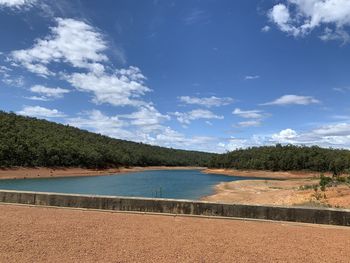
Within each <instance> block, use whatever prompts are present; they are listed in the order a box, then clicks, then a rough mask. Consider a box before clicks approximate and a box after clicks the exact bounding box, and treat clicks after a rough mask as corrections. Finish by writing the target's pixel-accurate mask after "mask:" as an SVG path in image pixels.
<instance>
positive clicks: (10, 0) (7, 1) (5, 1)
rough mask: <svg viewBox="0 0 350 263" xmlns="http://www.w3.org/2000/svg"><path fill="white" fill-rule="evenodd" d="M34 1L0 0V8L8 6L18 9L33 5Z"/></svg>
mask: <svg viewBox="0 0 350 263" xmlns="http://www.w3.org/2000/svg"><path fill="white" fill-rule="evenodd" d="M36 1H37V0H0V8H1V7H9V8H16V9H20V8H23V7H30V6H32V5H34V4H35V2H36Z"/></svg>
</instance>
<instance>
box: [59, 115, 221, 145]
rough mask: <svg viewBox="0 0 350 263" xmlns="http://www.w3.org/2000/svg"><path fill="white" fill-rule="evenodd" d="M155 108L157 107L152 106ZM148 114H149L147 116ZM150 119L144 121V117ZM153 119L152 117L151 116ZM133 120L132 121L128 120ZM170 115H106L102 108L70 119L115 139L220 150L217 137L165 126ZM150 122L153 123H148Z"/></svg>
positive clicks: (78, 124)
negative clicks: (185, 132) (194, 134)
mask: <svg viewBox="0 0 350 263" xmlns="http://www.w3.org/2000/svg"><path fill="white" fill-rule="evenodd" d="M149 110H150V111H155V109H149ZM146 115H147V116H146ZM145 116H146V117H148V121H145V122H143V118H145ZM152 118H153V119H152ZM129 119H132V120H133V121H131V122H130V121H129ZM165 119H167V117H164V116H159V114H158V118H156V119H154V117H151V116H149V115H148V114H145V113H139V112H136V113H131V114H128V115H116V116H107V115H105V114H103V113H102V112H101V111H98V110H93V111H89V112H85V113H83V115H82V116H79V117H77V118H67V119H66V122H67V124H69V125H72V126H75V127H78V128H82V129H87V130H90V131H94V132H97V133H100V134H104V135H107V136H110V137H113V138H118V139H124V140H131V141H136V142H143V143H148V144H152V145H159V146H164V147H173V148H180V149H192V150H203V151H211V152H215V151H217V150H218V149H217V147H216V143H217V139H216V138H214V137H208V136H192V137H188V136H186V135H184V134H182V133H179V132H177V131H175V130H173V129H172V128H170V127H168V126H165V125H162V124H161V123H162V122H163V121H165ZM150 123H151V125H149V124H150Z"/></svg>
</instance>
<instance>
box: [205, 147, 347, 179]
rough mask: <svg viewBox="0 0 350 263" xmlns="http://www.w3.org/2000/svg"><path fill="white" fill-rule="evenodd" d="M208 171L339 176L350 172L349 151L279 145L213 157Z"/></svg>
mask: <svg viewBox="0 0 350 263" xmlns="http://www.w3.org/2000/svg"><path fill="white" fill-rule="evenodd" d="M209 167H213V168H228V169H229V168H234V169H253V170H270V171H292V170H295V171H301V170H309V171H318V172H332V173H334V174H336V175H337V176H338V175H340V174H341V173H343V172H345V171H349V170H350V169H349V168H350V151H348V150H340V149H331V148H330V149H325V148H320V147H318V146H312V147H306V146H295V145H286V146H282V145H280V144H278V145H276V146H263V147H252V148H248V149H240V150H236V151H232V152H228V153H225V154H221V155H216V156H213V158H212V159H211V160H210V163H209Z"/></svg>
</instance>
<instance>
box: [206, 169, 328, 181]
mask: <svg viewBox="0 0 350 263" xmlns="http://www.w3.org/2000/svg"><path fill="white" fill-rule="evenodd" d="M203 172H204V173H211V174H224V175H229V176H242V177H258V178H271V179H301V178H316V177H319V176H320V173H318V172H304V171H289V172H281V171H280V172H272V171H259V170H236V169H205V170H203ZM325 175H329V174H327V173H326V174H325Z"/></svg>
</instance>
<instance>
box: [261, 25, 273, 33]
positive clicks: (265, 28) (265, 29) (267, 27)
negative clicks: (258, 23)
mask: <svg viewBox="0 0 350 263" xmlns="http://www.w3.org/2000/svg"><path fill="white" fill-rule="evenodd" d="M270 30H271V27H269V26H264V27H263V28H261V31H262V32H265V33H266V32H269V31H270Z"/></svg>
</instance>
